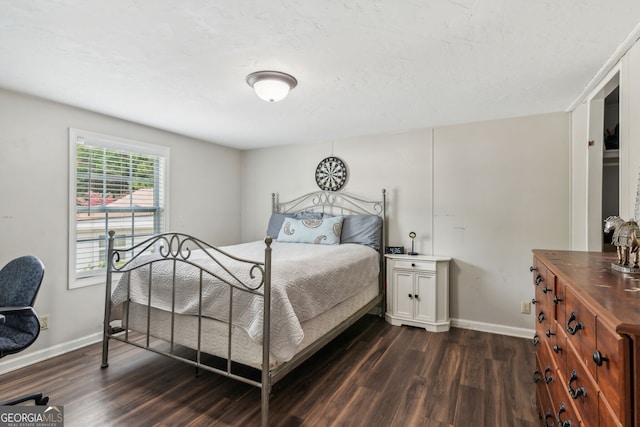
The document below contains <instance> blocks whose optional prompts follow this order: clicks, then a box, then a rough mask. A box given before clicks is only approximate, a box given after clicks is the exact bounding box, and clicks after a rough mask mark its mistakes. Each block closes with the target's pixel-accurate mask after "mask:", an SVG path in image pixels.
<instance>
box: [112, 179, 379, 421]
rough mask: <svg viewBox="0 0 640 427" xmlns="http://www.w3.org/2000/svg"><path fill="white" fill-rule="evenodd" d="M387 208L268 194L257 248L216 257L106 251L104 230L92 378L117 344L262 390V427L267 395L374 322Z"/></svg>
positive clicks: (334, 197)
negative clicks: (97, 351)
mask: <svg viewBox="0 0 640 427" xmlns="http://www.w3.org/2000/svg"><path fill="white" fill-rule="evenodd" d="M385 199H386V194H385V190H382V195H381V199H380V200H368V199H366V198H362V197H358V196H355V195H352V194H348V193H344V192H328V191H318V192H313V193H308V194H305V195H303V196H300V197H297V198H295V199H292V200H289V201H285V202H281V201H280V200H279V196H278V195H277V194H272V214H271V218H270V220H269V224H268V226H267V233H266V234H267V237H266V238H265V239H264V241H257V242H248V243H243V244H238V245H232V246H224V247H215V246H212V245H210V244H208V243H206V242H204V241H202V240H200V239H198V238H196V237H193V236H190V235H186V234H183V233H163V234H160V235H156V236H153V237H151V238H149V239H147V240H145V241H144V242H141V243H138V244H136V245H134V246H132V247H128V248H115V247H114V241H115V233H114V232H113V231H110V232H109V235H110V238H109V246H108V254H107V255H108V263H107V269H106V270H107V272H106V276H107V277H106V279H107V286H106V295H105V311H104V338H103V354H102V367H103V368H106V367H107V366H108V350H109V341H110V340H112V339H115V340H118V341H122V342H126V343H129V344H132V345H134V346H137V347H140V348H144V349H147V350H150V351H153V352H156V353H159V354H162V355H165V356H168V357H171V358H173V359H177V360H180V361H183V362H185V363H189V364H192V365H194V366H195V367H196V368H197V369H205V370H208V371H211V372H215V373H217V374H220V375H224V376H227V377H229V378H233V379H236V380H239V381H242V382H245V383H248V384H251V385H254V386H257V387H260V388H261V425H263V426H267V425H268V420H269V394H270V391H271V387H272V385H273V384H275V383H276V382H277V381H279V380H280V379H282V378H283V377H284V376H285V375H286V374H287V373H289V372H291V370H293V369H294V368H295V367H297V366H298V365H300V364H301V363H302V362H304V361H305V360H306V359H308V358H309V357H310V356H311V355H313V354H314V353H315V352H316V351H317V350H319V349H320V348H322V347H323V346H324V345H325V344H327V343H328V342H329V341H331V340H332V339H333V338H335V337H336V336H337V335H339V334H340V333H341V332H343V331H344V330H345V329H347V328H348V327H349V326H351V325H352V324H353V323H354V322H355V321H357V320H358V319H360V318H361V317H362V316H364V315H365V314H367V313H370V312H376V313H377V314H379V315H382V314H383V313H384V301H385V298H384V271H383V270H384V262H383V259H384V256H383V249H384V245H385V241H386V237H385V234H386V231H385V230H386V224H385V223H386V221H385V219H386V218H385V216H386V212H385V211H386V200H385ZM265 301H270V302H271V303H270V304H264V302H265ZM158 341H160V342H161V343H162V344H161V345H158V344H157V342H158Z"/></svg>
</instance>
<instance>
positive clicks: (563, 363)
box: [549, 322, 567, 372]
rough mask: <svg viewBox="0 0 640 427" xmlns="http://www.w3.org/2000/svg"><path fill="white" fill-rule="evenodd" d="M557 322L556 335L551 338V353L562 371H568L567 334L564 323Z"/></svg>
mask: <svg viewBox="0 0 640 427" xmlns="http://www.w3.org/2000/svg"><path fill="white" fill-rule="evenodd" d="M554 324H555V335H554V336H553V339H552V340H551V343H550V344H551V346H550V347H549V348H550V349H551V355H552V356H553V359H554V362H555V364H556V366H557V367H558V369H559V370H560V372H566V368H567V334H566V333H565V332H564V328H563V327H562V324H559V323H556V322H554Z"/></svg>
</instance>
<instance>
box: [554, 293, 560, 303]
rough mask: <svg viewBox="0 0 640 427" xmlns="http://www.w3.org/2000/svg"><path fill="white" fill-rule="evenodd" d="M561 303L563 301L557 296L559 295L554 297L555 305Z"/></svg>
mask: <svg viewBox="0 0 640 427" xmlns="http://www.w3.org/2000/svg"><path fill="white" fill-rule="evenodd" d="M561 301H562V299H561V298H558V296H557V295H556V296H555V297H553V303H554V304H558V303H559V302H561Z"/></svg>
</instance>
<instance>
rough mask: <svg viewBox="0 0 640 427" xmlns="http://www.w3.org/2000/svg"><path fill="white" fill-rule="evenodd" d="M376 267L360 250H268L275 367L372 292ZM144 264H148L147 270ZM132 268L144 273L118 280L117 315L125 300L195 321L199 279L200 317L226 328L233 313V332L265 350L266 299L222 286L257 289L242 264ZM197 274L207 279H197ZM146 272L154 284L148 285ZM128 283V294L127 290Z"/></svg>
mask: <svg viewBox="0 0 640 427" xmlns="http://www.w3.org/2000/svg"><path fill="white" fill-rule="evenodd" d="M264 248H265V246H264V242H260V241H258V242H250V243H245V244H240V245H233V246H227V247H223V248H221V249H223V250H224V251H226V252H227V253H229V254H231V255H233V256H235V257H240V258H244V259H253V260H256V259H261V258H263V257H264ZM378 260H379V254H378V252H377V251H375V250H374V249H372V248H370V247H367V246H363V245H359V244H341V245H311V244H297V243H279V242H273V244H272V271H271V284H272V286H271V337H270V341H271V352H272V353H273V354H274V355H275V356H276V359H277V360H282V361H286V360H289V359H291V358H292V357H293V355H294V354H296V352H297V351H298V349H299V346H300V344H301V343H302V341H303V340H304V337H305V333H304V331H303V329H302V323H304V322H306V321H307V320H311V319H313V318H315V317H317V316H319V315H320V314H322V313H324V312H325V311H326V310H329V309H331V308H333V307H335V306H336V305H338V304H340V303H342V302H343V301H345V300H347V299H349V298H351V297H352V296H354V295H357V294H359V293H360V292H361V291H362V290H363V289H364V288H366V287H369V286H370V285H372V284H376V285H377V284H378V272H379V267H380V266H379V262H378ZM149 261H153V264H152V265H151V266H150V265H149ZM136 262H138V263H139V265H141V267H139V268H135V269H134V270H132V271H130V272H128V273H127V274H125V275H123V277H122V279H121V280H120V281H119V283H118V285H117V286H116V287H115V288H114V290H113V294H112V303H113V306H114V307H115V308H117V307H118V305H119V304H122V303H124V302H125V301H127V300H131V301H133V302H136V303H139V304H143V305H145V304H147V302H148V301H149V300H150V301H151V304H150V305H151V306H152V307H154V308H157V309H159V310H164V311H169V312H170V311H175V312H176V313H179V314H185V315H197V314H198V313H199V309H200V305H199V297H198V295H199V292H200V291H199V285H198V283H199V280H200V277H202V280H203V287H202V315H203V316H204V317H208V318H212V319H216V320H220V321H227V320H228V319H229V316H230V315H231V314H230V313H232V319H233V325H234V326H237V327H239V328H241V329H243V330H244V331H245V332H246V333H247V334H248V335H249V336H250V337H251V338H252V339H253V340H254V341H255V342H258V343H261V342H262V332H263V331H262V315H263V302H264V301H263V300H264V298H263V296H262V295H261V289H258V291H257V292H246V291H243V290H240V288H241V286H236V287H235V288H232V289H233V293H232V294H231V293H230V288H231V286H229V285H228V283H230V282H226V283H227V284H225V283H223V281H222V279H221V278H223V277H229V273H232V275H233V278H234V280H235V278H240V279H241V280H242V281H243V282H244V283H252V282H251V280H253V283H255V282H256V281H258V283H257V284H259V280H260V279H261V277H260V276H259V275H255V274H253V273H254V272H255V271H254V270H253V269H251V268H249V267H248V266H247V264H246V263H242V262H239V261H238V260H237V259H231V258H226V259H224V261H222V260H220V259H219V258H216V259H212V258H211V257H210V256H209V254H208V253H207V252H204V251H193V252H192V253H191V256H190V257H189V262H188V263H187V262H181V261H179V262H177V263H175V270H174V262H173V261H171V260H169V261H167V260H164V259H162V258H161V257H160V256H159V255H158V254H155V255H152V256H148V257H140V259H138V260H136ZM194 264H197V266H196V265H194ZM199 268H202V269H204V271H205V272H206V273H205V274H203V275H201V270H200V269H199ZM150 270H151V274H152V280H150V279H149V274H150V273H149V271H150ZM250 276H251V277H250ZM129 279H130V282H131V290H130V292H129V291H128V290H127V283H128V280H129ZM174 280H175V282H176V285H175V291H174V290H173V282H174ZM150 281H151V282H152V291H151V295H149V282H150ZM233 283H237V282H235V281H233ZM172 306H174V308H172ZM112 319H116V317H113V318H112ZM152 323H153V322H152ZM225 335H226V334H225ZM234 357H235V356H234Z"/></svg>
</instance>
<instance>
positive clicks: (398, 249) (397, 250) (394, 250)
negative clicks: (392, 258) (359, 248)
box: [384, 246, 404, 255]
mask: <svg viewBox="0 0 640 427" xmlns="http://www.w3.org/2000/svg"><path fill="white" fill-rule="evenodd" d="M384 253H385V254H394V255H399V254H403V253H404V246H385V248H384Z"/></svg>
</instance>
